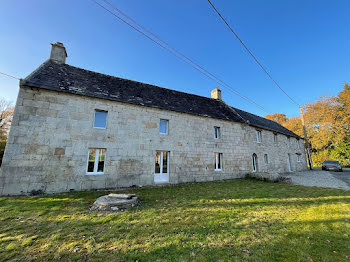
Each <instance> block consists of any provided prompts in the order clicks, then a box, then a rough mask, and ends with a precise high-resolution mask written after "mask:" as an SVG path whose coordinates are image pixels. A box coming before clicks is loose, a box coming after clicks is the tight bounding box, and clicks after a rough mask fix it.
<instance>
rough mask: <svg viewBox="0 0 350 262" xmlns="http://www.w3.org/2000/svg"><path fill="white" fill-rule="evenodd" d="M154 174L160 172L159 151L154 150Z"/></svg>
mask: <svg viewBox="0 0 350 262" xmlns="http://www.w3.org/2000/svg"><path fill="white" fill-rule="evenodd" d="M154 172H155V173H156V174H159V173H160V152H156V163H155V171H154Z"/></svg>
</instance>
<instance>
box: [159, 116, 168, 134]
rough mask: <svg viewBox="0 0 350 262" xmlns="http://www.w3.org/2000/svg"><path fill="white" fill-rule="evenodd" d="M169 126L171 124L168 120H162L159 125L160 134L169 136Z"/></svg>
mask: <svg viewBox="0 0 350 262" xmlns="http://www.w3.org/2000/svg"><path fill="white" fill-rule="evenodd" d="M168 124H169V121H168V120H165V119H161V120H160V123H159V133H160V134H163V135H167V134H168Z"/></svg>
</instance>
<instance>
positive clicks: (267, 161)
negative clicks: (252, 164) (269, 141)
mask: <svg viewBox="0 0 350 262" xmlns="http://www.w3.org/2000/svg"><path fill="white" fill-rule="evenodd" d="M264 163H265V164H266V165H268V164H269V156H268V155H267V154H264Z"/></svg>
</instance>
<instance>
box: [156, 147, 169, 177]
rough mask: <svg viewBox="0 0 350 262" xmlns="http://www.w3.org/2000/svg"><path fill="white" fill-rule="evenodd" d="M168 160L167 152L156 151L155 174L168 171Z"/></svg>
mask: <svg viewBox="0 0 350 262" xmlns="http://www.w3.org/2000/svg"><path fill="white" fill-rule="evenodd" d="M168 162H169V152H167V151H157V152H156V162H155V171H154V173H156V174H161V173H169V172H168V171H169V165H168Z"/></svg>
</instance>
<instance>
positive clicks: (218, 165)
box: [214, 153, 222, 171]
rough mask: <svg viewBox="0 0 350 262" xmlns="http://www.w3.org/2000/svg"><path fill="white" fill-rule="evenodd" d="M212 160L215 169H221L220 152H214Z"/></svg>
mask: <svg viewBox="0 0 350 262" xmlns="http://www.w3.org/2000/svg"><path fill="white" fill-rule="evenodd" d="M214 157H215V159H214V161H215V170H216V171H221V170H222V153H214Z"/></svg>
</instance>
